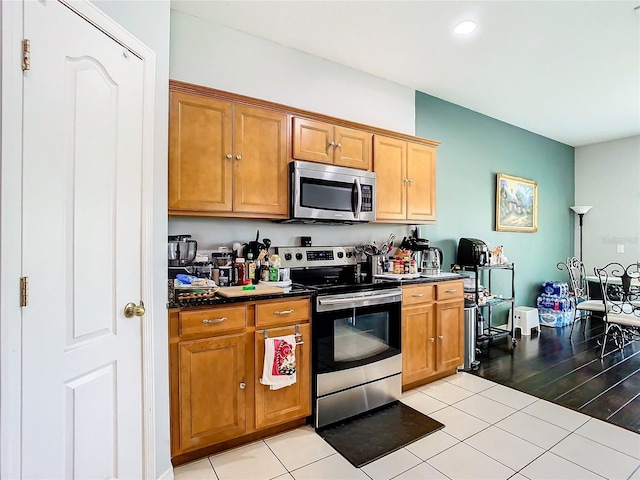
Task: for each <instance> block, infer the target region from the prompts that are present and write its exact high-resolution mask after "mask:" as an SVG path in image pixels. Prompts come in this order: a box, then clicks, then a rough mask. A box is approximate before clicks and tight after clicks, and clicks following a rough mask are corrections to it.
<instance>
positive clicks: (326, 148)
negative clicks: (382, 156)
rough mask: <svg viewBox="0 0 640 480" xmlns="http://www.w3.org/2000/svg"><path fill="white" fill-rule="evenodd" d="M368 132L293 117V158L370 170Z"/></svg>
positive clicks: (369, 138) (369, 140) (369, 137)
mask: <svg viewBox="0 0 640 480" xmlns="http://www.w3.org/2000/svg"><path fill="white" fill-rule="evenodd" d="M372 137H373V135H372V134H371V133H369V132H365V131H362V130H356V129H353V128H347V127H341V126H338V125H332V124H331V123H327V122H320V121H316V120H308V119H304V118H299V117H294V118H293V158H294V159H297V160H308V161H311V162H321V163H330V164H333V165H337V166H341V167H351V168H358V169H361V170H367V171H371V139H372Z"/></svg>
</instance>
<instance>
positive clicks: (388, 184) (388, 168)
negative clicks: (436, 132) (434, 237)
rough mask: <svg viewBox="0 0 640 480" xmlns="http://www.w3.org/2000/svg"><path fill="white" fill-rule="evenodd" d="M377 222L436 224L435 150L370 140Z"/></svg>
mask: <svg viewBox="0 0 640 480" xmlns="http://www.w3.org/2000/svg"><path fill="white" fill-rule="evenodd" d="M373 171H374V172H375V173H376V191H377V194H376V222H387V223H402V222H423V223H435V221H436V147H435V146H432V145H425V144H421V143H416V142H410V141H405V140H399V139H396V138H392V137H385V136H381V135H375V136H374V137H373Z"/></svg>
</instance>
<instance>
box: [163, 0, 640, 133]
mask: <svg viewBox="0 0 640 480" xmlns="http://www.w3.org/2000/svg"><path fill="white" fill-rule="evenodd" d="M638 5H640V0H620V1H614V0H605V1H590V0H587V1H580V0H577V1H576V0H573V1H544V0H537V1H466V2H462V1H455V0H441V1H326V0H325V1H277V2H274V1H230V2H229V1H202V0H200V1H190V0H172V1H171V8H172V9H174V10H178V11H180V12H183V13H187V14H190V15H194V16H197V17H201V18H204V19H207V20H210V21H211V22H214V23H217V24H221V25H224V26H226V27H231V28H233V29H235V30H238V31H241V32H245V33H248V34H251V35H254V36H256V37H260V38H263V39H266V40H270V41H272V42H275V43H278V44H281V45H285V46H288V47H291V48H295V49H297V50H300V51H303V52H307V53H309V54H311V55H315V56H317V57H321V58H324V59H327V60H330V61H332V62H335V63H339V64H342V65H346V66H349V67H352V68H355V69H357V70H360V71H363V72H367V73H370V74H372V75H375V76H378V77H381V78H384V79H386V80H389V81H392V82H395V83H398V84H400V85H404V86H407V87H411V88H413V89H415V90H418V91H421V92H424V93H428V94H430V95H433V96H436V97H438V98H441V99H444V100H447V101H449V102H452V103H455V104H457V105H461V106H463V107H466V108H468V109H471V110H474V111H476V112H479V113H482V114H484V115H488V116H490V117H493V118H496V119H499V120H502V121H504V122H507V123H510V124H512V125H516V126H518V127H521V128H524V129H526V130H529V131H531V132H535V133H538V134H540V135H543V136H545V137H548V138H551V139H554V140H557V141H559V142H562V143H565V144H567V145H571V146H581V145H587V144H592V143H598V142H602V141H606V140H613V139H618V138H624V137H629V136H633V135H638V134H640V9H636V10H634V7H636V6H638ZM465 19H472V20H474V21H476V22H477V23H478V28H477V30H476V31H475V32H474V33H473V34H471V35H469V36H466V37H462V36H459V35H457V34H455V33H453V27H454V26H455V25H456V24H457V23H458V22H459V21H461V20H465Z"/></svg>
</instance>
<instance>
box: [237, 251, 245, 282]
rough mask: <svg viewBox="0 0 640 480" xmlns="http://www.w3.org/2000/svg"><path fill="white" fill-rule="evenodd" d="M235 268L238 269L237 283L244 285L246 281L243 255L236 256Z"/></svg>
mask: <svg viewBox="0 0 640 480" xmlns="http://www.w3.org/2000/svg"><path fill="white" fill-rule="evenodd" d="M235 270H236V283H237V284H238V285H244V281H245V273H244V258H241V257H238V258H236V264H235Z"/></svg>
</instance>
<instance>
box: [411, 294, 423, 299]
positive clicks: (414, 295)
mask: <svg viewBox="0 0 640 480" xmlns="http://www.w3.org/2000/svg"><path fill="white" fill-rule="evenodd" d="M411 296H412V297H418V298H419V297H424V293H412V294H411Z"/></svg>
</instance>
